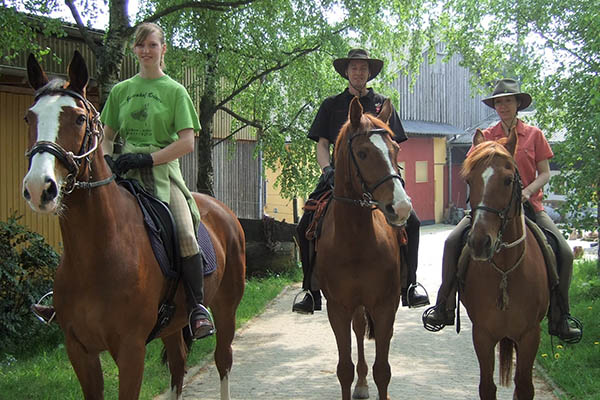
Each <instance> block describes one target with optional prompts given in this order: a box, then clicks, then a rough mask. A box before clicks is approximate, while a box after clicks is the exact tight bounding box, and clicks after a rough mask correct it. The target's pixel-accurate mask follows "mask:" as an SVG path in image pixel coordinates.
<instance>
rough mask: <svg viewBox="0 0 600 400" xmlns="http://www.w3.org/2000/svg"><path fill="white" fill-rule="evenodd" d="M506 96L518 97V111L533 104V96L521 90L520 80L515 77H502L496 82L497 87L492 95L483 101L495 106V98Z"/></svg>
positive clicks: (492, 106)
mask: <svg viewBox="0 0 600 400" xmlns="http://www.w3.org/2000/svg"><path fill="white" fill-rule="evenodd" d="M505 96H515V97H516V98H517V101H519V106H518V107H517V111H521V110H524V109H526V108H527V107H529V105H530V104H531V96H530V95H529V93H523V92H521V88H520V87H519V82H517V81H515V80H514V79H500V80H499V81H498V82H496V87H495V88H494V92H493V93H492V95H491V96H490V97H488V98H485V99H483V100H482V101H483V102H484V103H485V105H486V106H488V107H491V108H494V99H497V98H498V97H505Z"/></svg>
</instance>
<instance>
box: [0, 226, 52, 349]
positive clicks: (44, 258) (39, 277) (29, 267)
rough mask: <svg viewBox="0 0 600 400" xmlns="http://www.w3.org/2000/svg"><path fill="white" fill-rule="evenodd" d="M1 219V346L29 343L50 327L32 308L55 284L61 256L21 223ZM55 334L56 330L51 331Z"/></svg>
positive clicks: (7, 346)
mask: <svg viewBox="0 0 600 400" xmlns="http://www.w3.org/2000/svg"><path fill="white" fill-rule="evenodd" d="M20 218H21V217H16V216H15V215H13V216H11V217H10V218H8V220H7V221H6V222H4V221H0V262H1V264H0V288H1V289H0V343H1V344H0V348H2V349H3V350H4V351H9V350H10V349H14V348H18V347H20V346H26V345H28V343H30V338H32V337H38V336H39V335H40V333H41V332H45V331H47V330H46V329H45V328H44V326H43V325H42V324H41V323H38V322H37V320H36V319H35V318H34V317H33V314H32V313H31V311H30V310H29V307H30V305H31V304H33V303H35V302H36V301H37V300H38V299H39V298H40V297H41V296H42V295H43V294H45V293H46V292H47V291H48V290H49V289H50V288H51V287H52V280H53V277H54V272H55V271H56V267H57V265H58V261H59V257H58V255H57V254H56V252H55V251H54V250H53V249H52V247H50V245H48V244H47V243H46V242H45V241H44V238H43V237H42V236H41V235H39V234H37V233H33V232H31V231H29V230H27V228H25V227H23V226H22V225H20V224H19V223H18V221H19V219H20ZM49 333H50V334H54V333H56V332H54V331H52V332H49Z"/></svg>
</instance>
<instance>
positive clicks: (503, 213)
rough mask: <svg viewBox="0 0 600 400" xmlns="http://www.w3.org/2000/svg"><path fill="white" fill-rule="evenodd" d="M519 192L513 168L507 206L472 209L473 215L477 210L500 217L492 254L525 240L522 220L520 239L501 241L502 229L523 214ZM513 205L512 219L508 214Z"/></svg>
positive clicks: (519, 182)
mask: <svg viewBox="0 0 600 400" xmlns="http://www.w3.org/2000/svg"><path fill="white" fill-rule="evenodd" d="M521 190H522V189H521V176H520V175H519V170H518V169H517V168H516V166H515V173H514V175H513V183H512V192H511V196H510V200H509V201H508V204H507V205H506V207H504V208H503V209H502V210H498V209H496V208H492V207H488V206H483V205H479V206H477V207H475V208H473V213H475V212H476V211H477V210H481V211H487V212H490V213H492V214H496V215H497V216H498V217H500V229H499V230H498V235H497V237H498V240H496V242H495V243H494V249H493V250H494V251H493V252H492V254H495V253H499V252H500V251H501V250H502V249H504V248H511V247H515V246H516V245H518V244H519V243H521V242H522V241H523V240H525V234H526V232H527V230H526V229H525V219H523V234H522V235H521V237H520V238H518V239H517V240H515V241H514V242H510V243H507V242H504V241H503V240H502V232H504V229H505V228H506V225H507V224H508V221H509V220H511V219H512V218H514V217H516V216H517V215H521V214H523V210H522V208H523V206H522V204H521ZM513 204H514V205H515V215H514V216H513V217H509V216H508V213H509V212H510V210H511V209H512V207H513Z"/></svg>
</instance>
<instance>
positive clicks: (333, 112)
mask: <svg viewBox="0 0 600 400" xmlns="http://www.w3.org/2000/svg"><path fill="white" fill-rule="evenodd" d="M333 67H334V68H335V70H336V71H337V72H338V73H339V74H340V75H341V76H342V77H344V78H345V79H347V80H348V88H346V90H344V91H343V92H342V93H340V94H338V95H335V96H331V97H328V98H327V99H325V101H323V103H322V104H321V107H320V108H319V111H318V112H317V116H316V117H315V119H314V121H313V123H312V126H311V127H310V131H309V133H308V137H309V138H310V139H312V140H314V141H316V142H317V162H318V163H319V166H320V167H321V171H322V172H323V173H322V175H321V177H320V178H319V183H318V185H317V188H316V189H315V191H314V192H313V193H312V194H311V195H310V198H311V199H316V198H319V197H320V196H321V195H322V194H323V193H324V192H326V191H328V190H330V189H332V188H333V175H334V174H333V167H332V166H331V158H330V151H329V150H330V145H332V144H335V140H336V138H337V135H338V133H339V131H340V128H341V127H342V125H343V124H344V123H345V122H346V121H347V119H348V109H349V107H350V101H351V100H352V99H353V98H354V97H358V98H359V101H360V104H361V105H362V107H363V110H364V112H365V113H372V114H374V115H377V114H379V111H380V110H381V106H382V105H383V102H384V101H385V100H386V97H384V96H382V95H380V94H378V93H375V92H374V91H373V89H371V88H367V82H368V81H370V80H371V79H373V78H375V77H376V76H377V75H378V74H379V72H380V71H381V68H382V67H383V61H382V60H378V59H373V58H369V55H368V53H367V51H366V50H363V49H352V50H350V52H348V57H346V58H338V59H336V60H335V61H333ZM388 124H389V127H390V129H391V130H392V132H393V133H394V140H395V141H396V142H398V143H402V142H404V141H405V140H407V137H406V134H405V133H404V128H403V127H402V123H401V122H400V118H399V117H398V114H397V113H396V110H395V109H393V106H392V115H391V117H390V119H389V122H388ZM311 219H312V213H311V212H305V213H304V215H303V216H302V218H301V219H300V222H299V223H298V227H297V237H298V242H299V245H300V258H301V261H302V270H303V272H304V281H303V283H302V287H303V289H304V290H306V291H310V293H307V294H306V295H305V296H304V298H303V299H302V300H301V301H299V302H297V303H295V304H294V305H293V307H292V311H296V312H300V313H307V314H309V313H310V314H312V312H313V310H321V308H322V306H321V291H320V289H319V287H318V282H317V281H316V279H315V278H314V277H313V273H312V272H313V266H312V263H311V262H310V254H309V243H308V240H307V239H306V235H305V233H306V228H307V227H308V225H309V223H310V221H311ZM420 225H421V222H420V221H419V218H418V217H417V215H416V213H415V212H414V210H413V211H412V212H411V216H410V218H409V219H408V221H407V224H406V231H407V234H408V251H407V257H406V258H407V264H408V267H409V268H408V282H407V287H404V288H403V289H402V305H404V306H410V307H420V306H424V305H427V304H429V298H428V297H427V294H420V293H418V292H417V290H416V288H417V285H418V284H417V276H416V272H417V263H418V254H417V253H418V250H419V228H420Z"/></svg>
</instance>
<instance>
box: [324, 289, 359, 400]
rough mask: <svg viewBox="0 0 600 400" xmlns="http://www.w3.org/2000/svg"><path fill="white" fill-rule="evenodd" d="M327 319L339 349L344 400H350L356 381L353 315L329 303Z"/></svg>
mask: <svg viewBox="0 0 600 400" xmlns="http://www.w3.org/2000/svg"><path fill="white" fill-rule="evenodd" d="M327 317H328V318H329V324H330V325H331V329H333V333H334V335H335V341H336V343H337V347H338V365H337V377H338V380H339V381H340V386H341V387H342V400H350V389H351V387H352V381H353V380H354V364H353V363H352V354H351V350H352V337H351V332H350V323H351V320H352V314H351V313H348V312H347V311H346V309H345V308H344V307H343V306H341V305H340V304H338V303H335V302H334V301H329V299H328V301H327Z"/></svg>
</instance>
